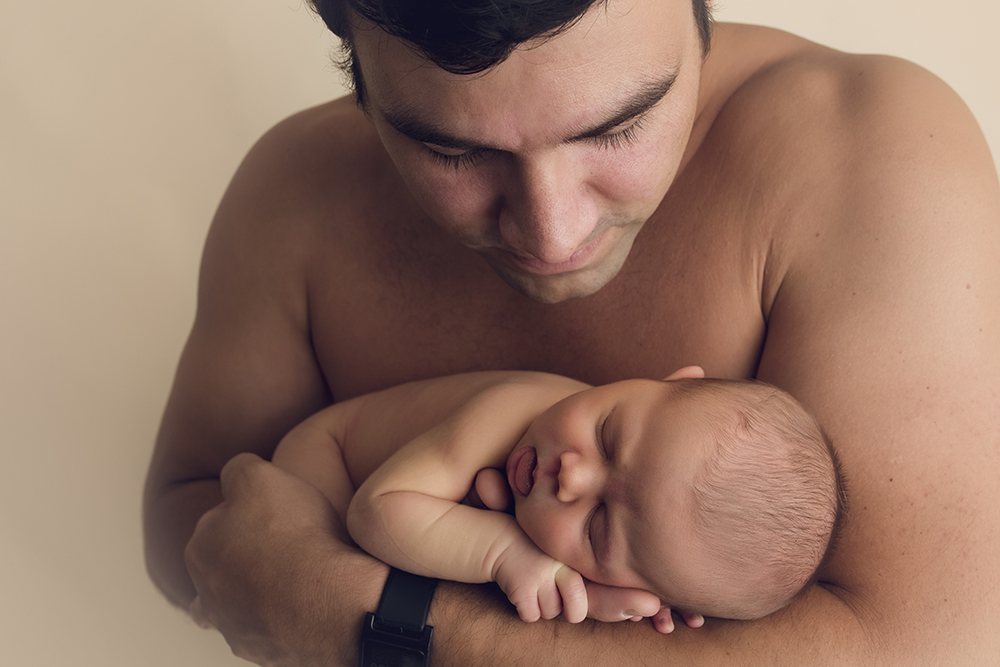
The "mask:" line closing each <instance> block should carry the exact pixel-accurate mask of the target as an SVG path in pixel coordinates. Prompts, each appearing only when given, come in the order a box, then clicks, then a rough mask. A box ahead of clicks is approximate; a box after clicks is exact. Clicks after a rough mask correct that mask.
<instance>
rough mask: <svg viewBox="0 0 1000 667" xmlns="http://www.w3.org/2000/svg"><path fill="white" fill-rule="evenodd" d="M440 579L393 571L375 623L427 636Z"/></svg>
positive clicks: (379, 605) (393, 569)
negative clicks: (425, 633)
mask: <svg viewBox="0 0 1000 667" xmlns="http://www.w3.org/2000/svg"><path fill="white" fill-rule="evenodd" d="M437 584H438V580H437V579H431V578H430V577H421V576H419V575H416V574H411V573H409V572H404V571H403V570H397V569H396V568H391V569H390V570H389V578H388V579H386V581H385V588H383V589H382V597H381V599H380V600H379V602H378V610H377V611H376V612H375V620H376V621H377V622H378V623H380V624H385V625H389V626H392V627H398V628H400V629H401V630H404V631H406V632H411V633H415V634H417V635H419V634H421V633H423V631H424V625H426V623H427V612H428V611H430V608H431V600H432V599H433V598H434V589H435V588H436V587H437Z"/></svg>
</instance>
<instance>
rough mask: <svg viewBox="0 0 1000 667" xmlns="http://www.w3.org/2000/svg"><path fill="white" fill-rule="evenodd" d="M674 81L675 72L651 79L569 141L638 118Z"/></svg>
mask: <svg viewBox="0 0 1000 667" xmlns="http://www.w3.org/2000/svg"><path fill="white" fill-rule="evenodd" d="M675 81H677V73H676V72H673V73H671V74H669V75H668V76H666V77H665V78H663V79H661V80H659V81H651V82H649V83H647V84H645V85H643V86H642V87H640V88H639V90H638V91H636V92H635V93H633V94H632V96H631V97H629V98H628V99H627V100H625V103H624V104H622V105H621V107H620V108H619V109H618V111H616V112H614V114H613V115H612V116H610V117H609V118H607V119H606V120H603V121H601V122H600V123H598V124H597V125H594V126H593V127H590V128H588V129H586V130H584V131H583V132H580V133H579V134H577V135H575V136H573V137H571V138H570V141H579V140H581V139H593V138H594V137H599V136H601V135H602V134H607V133H608V132H610V131H611V130H613V129H615V128H616V127H619V126H620V125H624V124H625V123H627V122H628V121H630V120H633V119H636V118H639V117H640V116H642V115H643V114H645V113H646V112H647V111H649V110H650V109H652V108H653V107H655V106H656V105H657V104H659V103H660V100H662V99H663V98H664V97H666V96H667V93H669V92H670V89H671V88H673V86H674V82H675Z"/></svg>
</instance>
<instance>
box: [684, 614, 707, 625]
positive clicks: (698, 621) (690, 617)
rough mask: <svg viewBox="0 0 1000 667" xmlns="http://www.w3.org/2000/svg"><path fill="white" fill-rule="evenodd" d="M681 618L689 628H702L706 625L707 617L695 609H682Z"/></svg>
mask: <svg viewBox="0 0 1000 667" xmlns="http://www.w3.org/2000/svg"><path fill="white" fill-rule="evenodd" d="M681 618H683V619H684V623H686V624H687V626H688V627H689V628H700V627H701V626H703V625H705V617H704V616H702V615H701V614H698V613H696V612H693V611H682V612H681Z"/></svg>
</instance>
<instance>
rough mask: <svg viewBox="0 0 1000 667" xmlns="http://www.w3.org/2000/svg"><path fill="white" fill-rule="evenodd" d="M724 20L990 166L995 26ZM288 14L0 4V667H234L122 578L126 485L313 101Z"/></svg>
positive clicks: (816, 17)
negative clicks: (915, 103) (801, 45)
mask: <svg viewBox="0 0 1000 667" xmlns="http://www.w3.org/2000/svg"><path fill="white" fill-rule="evenodd" d="M948 6H954V5H953V4H951V3H946V2H944V0H933V1H932V0H878V1H876V2H872V1H871V0H811V1H803V0H726V1H725V3H724V4H722V5H721V6H720V7H719V8H718V15H719V18H720V19H723V20H735V21H744V22H753V23H764V24H769V25H775V26H779V27H783V28H787V29H789V30H792V31H794V32H798V33H800V34H803V35H805V36H807V37H810V38H812V39H815V40H817V41H820V42H824V43H827V44H830V45H832V46H835V47H839V48H843V49H846V50H852V51H865V52H882V53H892V54H896V55H901V56H904V57H907V58H910V59H912V60H915V61H917V62H918V63H921V64H923V65H924V66H926V67H928V68H929V69H931V70H932V71H934V72H936V73H937V74H939V75H940V76H942V77H943V78H944V79H945V80H946V81H948V82H949V83H951V84H952V85H953V86H954V87H955V88H956V89H957V90H958V91H959V93H960V94H961V95H963V96H964V97H965V99H966V100H967V101H968V102H969V104H970V106H971V107H972V109H973V111H974V112H975V114H976V116H977V117H978V118H979V120H980V123H981V124H982V126H983V128H984V130H985V132H986V134H987V137H988V139H989V141H990V143H991V145H992V147H993V151H994V154H996V153H997V151H998V150H1000V90H998V85H997V82H998V80H1000V77H998V75H997V66H998V64H1000V39H998V38H997V35H996V32H995V31H996V30H997V29H998V28H1000V9H998V8H997V3H996V0H973V1H972V2H971V3H966V4H965V5H963V8H962V10H961V11H960V13H957V14H956V13H953V12H950V11H948V10H947V9H946V7H948ZM332 45H333V40H332V38H331V37H330V36H329V35H328V34H327V33H326V32H325V30H324V28H323V27H322V25H321V24H320V23H318V22H317V21H316V20H314V19H313V18H312V16H311V14H310V13H309V12H308V11H307V9H306V8H305V7H304V6H303V3H302V0H171V1H169V2H139V1H132V2H126V1H125V0H88V1H87V2H69V1H68V0H49V1H48V2H26V1H23V0H0V446H2V450H0V452H2V460H0V463H2V467H0V471H2V472H0V664H3V665H17V666H18V667H35V666H38V667H61V666H62V665H66V666H73V667H91V666H93V667H126V666H127V667H133V666H144V667H156V666H158V665H164V666H165V665H184V666H187V667H200V666H203V665H204V666H208V665H212V666H223V665H241V664H245V663H243V662H242V661H240V660H237V659H235V658H233V657H232V656H231V655H230V654H229V651H228V648H227V647H226V645H225V642H223V641H222V639H221V638H220V637H219V636H218V635H216V634H215V633H210V632H203V631H201V630H199V629H198V628H196V627H194V626H193V625H192V624H191V623H190V622H189V621H188V620H187V619H186V617H185V616H184V615H182V614H181V613H180V612H178V611H176V610H174V609H172V608H170V607H169V606H168V605H167V603H166V602H165V601H164V600H163V599H162V598H161V597H160V596H159V594H158V593H157V592H156V591H155V589H154V588H153V586H152V585H151V584H150V583H149V581H148V580H147V578H146V574H145V570H144V567H143V562H142V549H141V541H140V530H139V524H140V521H139V496H140V489H141V485H142V478H143V474H144V469H145V466H146V463H147V460H148V457H149V453H150V448H151V443H152V441H153V437H154V433H155V431H156V427H157V422H158V420H159V414H160V411H161V409H162V406H163V403H164V400H165V398H166V394H167V390H168V387H169V384H170V381H171V376H172V373H173V367H174V364H175V363H176V360H177V357H178V354H179V352H180V349H181V346H182V344H183V342H184V338H185V336H186V333H187V330H188V328H189V326H190V324H191V320H192V317H193V313H194V294H195V279H196V272H197V266H198V259H199V255H200V251H201V244H202V241H203V238H204V236H205V232H206V229H207V225H208V223H209V220H210V218H211V216H212V212H213V209H214V207H215V204H216V202H217V201H218V198H219V196H220V195H221V193H222V190H223V188H224V187H225V185H226V183H227V181H228V180H229V178H230V175H231V174H232V172H233V170H234V169H235V167H236V166H237V164H238V162H239V160H240V158H241V157H242V155H243V154H244V153H245V151H246V150H247V148H248V147H249V146H250V144H251V143H252V142H253V141H254V139H255V138H256V137H257V136H259V135H260V134H261V133H262V132H263V131H264V130H265V129H267V127H269V126H270V125H271V124H273V123H274V122H276V121H277V120H279V119H280V118H282V117H283V116H285V115H287V114H289V113H291V112H293V111H295V110H297V109H299V108H302V107H305V106H308V105H311V104H314V103H318V102H321V101H323V100H326V99H328V98H330V97H333V96H336V95H338V94H340V93H339V91H340V90H341V88H340V78H339V75H338V74H337V73H336V72H335V71H334V70H333V68H332V67H331V66H330V65H329V64H328V60H327V55H328V52H329V50H330V48H331V46H332Z"/></svg>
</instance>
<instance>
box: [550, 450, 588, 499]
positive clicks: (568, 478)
mask: <svg viewBox="0 0 1000 667" xmlns="http://www.w3.org/2000/svg"><path fill="white" fill-rule="evenodd" d="M594 473H595V471H594V470H593V468H592V466H590V465H588V464H587V461H585V460H584V458H583V457H582V456H580V455H579V454H577V453H575V452H566V453H565V454H563V455H562V456H560V457H559V478H558V482H559V489H558V490H557V491H556V499H557V500H559V501H560V502H564V503H571V502H573V501H574V500H578V499H580V498H581V497H583V496H585V495H586V494H587V493H588V489H590V488H591V487H592V485H593V481H594Z"/></svg>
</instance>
